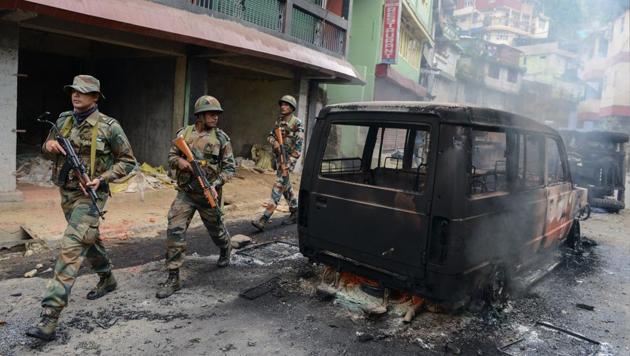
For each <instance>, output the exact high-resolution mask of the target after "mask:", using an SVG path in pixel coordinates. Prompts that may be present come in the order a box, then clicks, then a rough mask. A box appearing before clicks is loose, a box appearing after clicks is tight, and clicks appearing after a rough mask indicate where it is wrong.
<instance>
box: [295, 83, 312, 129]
mask: <svg viewBox="0 0 630 356" xmlns="http://www.w3.org/2000/svg"><path fill="white" fill-rule="evenodd" d="M308 83H309V80H308V79H304V78H300V79H299V83H298V97H297V98H296V99H297V101H298V107H297V113H296V115H297V117H299V118H301V119H302V120H303V121H304V123H306V122H307V121H308V117H307V116H308Z"/></svg>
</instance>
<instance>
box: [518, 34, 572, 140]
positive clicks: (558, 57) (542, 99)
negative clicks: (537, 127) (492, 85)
mask: <svg viewBox="0 0 630 356" xmlns="http://www.w3.org/2000/svg"><path fill="white" fill-rule="evenodd" d="M517 48H518V49H519V50H520V51H521V52H523V56H522V57H521V66H522V67H524V68H525V75H524V77H523V80H524V82H523V86H524V96H526V97H527V100H528V101H531V102H533V103H536V104H535V105H531V106H528V107H525V108H524V111H526V112H528V114H529V115H536V117H537V118H538V119H539V120H540V121H541V122H545V123H547V124H550V125H552V126H554V127H569V128H575V127H577V107H578V102H579V100H581V98H582V97H583V95H584V83H583V82H582V81H581V80H580V79H579V78H578V69H579V67H580V61H579V56H578V54H577V53H575V52H572V51H569V50H567V49H564V48H562V46H561V45H560V43H558V42H547V43H540V44H535V45H529V46H521V47H517ZM534 108H536V109H534Z"/></svg>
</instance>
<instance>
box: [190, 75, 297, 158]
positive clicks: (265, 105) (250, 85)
mask: <svg viewBox="0 0 630 356" xmlns="http://www.w3.org/2000/svg"><path fill="white" fill-rule="evenodd" d="M243 72H245V71H243ZM297 85H298V83H296V82H295V81H294V80H291V79H254V78H253V77H251V76H243V75H241V76H240V77H239V76H237V75H231V74H229V73H222V72H220V71H219V72H217V71H214V72H211V73H210V74H209V77H208V93H207V94H209V95H212V96H215V97H216V98H217V99H219V101H220V102H221V106H222V107H223V110H224V112H223V114H222V115H221V117H220V118H219V127H220V128H221V129H222V130H224V131H225V132H226V133H227V134H228V135H229V136H230V139H231V140H232V148H233V150H234V154H235V156H243V157H250V156H251V154H250V150H251V145H252V144H256V143H259V144H266V142H267V141H266V137H267V135H268V134H269V131H270V130H271V129H272V127H273V124H274V122H275V120H276V119H277V118H278V115H279V111H278V99H280V97H281V96H282V95H285V94H291V95H293V96H294V97H296V98H298V97H299V95H298V88H297ZM203 94H205V93H191V94H190V95H191V97H195V98H197V97H199V96H200V95H203ZM298 105H300V103H298ZM301 119H302V120H305V118H304V117H302V118H301Z"/></svg>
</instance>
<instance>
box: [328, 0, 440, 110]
mask: <svg viewBox="0 0 630 356" xmlns="http://www.w3.org/2000/svg"><path fill="white" fill-rule="evenodd" d="M432 6H433V2H432V0H375V1H356V2H354V3H353V7H352V14H351V18H352V23H351V27H350V43H349V48H348V60H349V61H350V63H352V65H354V67H355V68H356V69H357V71H358V72H359V73H360V74H361V75H362V76H363V77H364V78H365V81H366V85H365V86H364V87H350V86H338V85H326V86H325V87H322V89H323V90H325V92H326V97H327V102H328V103H339V102H348V101H371V100H426V99H428V98H429V93H428V92H427V88H426V87H425V86H423V85H422V84H421V73H422V71H423V67H426V66H428V64H429V63H430V62H431V61H430V59H429V58H430V57H431V51H432V48H433V46H434V41H433V36H432V21H433V13H432Z"/></svg>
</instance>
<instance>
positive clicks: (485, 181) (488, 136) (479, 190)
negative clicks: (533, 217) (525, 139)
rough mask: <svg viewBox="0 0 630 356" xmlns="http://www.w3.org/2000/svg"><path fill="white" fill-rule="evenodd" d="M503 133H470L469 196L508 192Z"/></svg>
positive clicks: (505, 144)
mask: <svg viewBox="0 0 630 356" xmlns="http://www.w3.org/2000/svg"><path fill="white" fill-rule="evenodd" d="M506 147H507V143H506V135H505V132H493V131H481V130H473V131H472V165H471V172H470V179H471V180H470V194H471V195H477V194H484V193H493V192H506V191H508V184H507V161H506V152H507V150H506Z"/></svg>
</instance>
